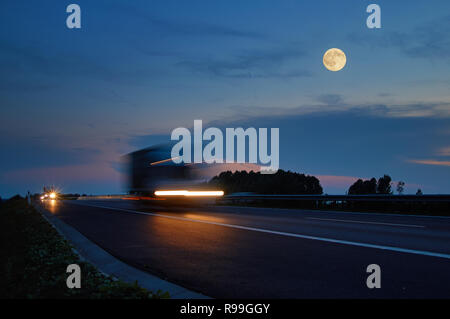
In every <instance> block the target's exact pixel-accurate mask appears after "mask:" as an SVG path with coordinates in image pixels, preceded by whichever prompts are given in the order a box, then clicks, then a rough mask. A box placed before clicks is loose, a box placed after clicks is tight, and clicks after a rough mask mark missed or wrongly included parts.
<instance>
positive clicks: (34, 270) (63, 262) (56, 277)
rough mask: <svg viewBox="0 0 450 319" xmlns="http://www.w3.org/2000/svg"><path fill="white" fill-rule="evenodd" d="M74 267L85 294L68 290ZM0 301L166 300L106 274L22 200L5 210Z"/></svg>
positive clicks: (0, 222)
mask: <svg viewBox="0 0 450 319" xmlns="http://www.w3.org/2000/svg"><path fill="white" fill-rule="evenodd" d="M70 264H78V265H79V266H80V268H81V288H79V289H76V288H74V289H69V288H67V285H66V279H67V276H69V274H68V273H66V268H67V266H68V265H70ZM0 267H1V268H0V298H94V299H98V298H100V299H103V298H120V299H122V298H131V299H148V298H167V297H169V295H168V293H163V292H161V291H157V292H151V291H149V290H147V289H145V288H142V287H139V286H138V285H137V284H128V283H125V282H122V281H120V280H114V279H113V278H111V277H107V276H105V275H103V274H101V273H100V272H99V271H98V270H97V269H96V268H95V267H94V266H92V265H91V264H89V263H86V262H83V261H81V260H80V258H79V257H78V256H77V254H75V253H74V252H73V250H72V246H71V245H70V244H69V242H67V241H66V240H64V238H62V237H61V236H60V235H59V234H58V232H57V231H56V230H55V229H54V228H53V227H52V226H51V225H50V224H49V223H48V222H47V221H46V220H45V219H44V218H43V217H42V216H41V215H40V214H39V213H38V212H37V211H36V210H35V209H34V208H32V207H29V206H28V205H27V203H26V201H25V200H24V199H22V198H15V199H10V200H8V201H6V202H3V203H2V204H1V206H0Z"/></svg>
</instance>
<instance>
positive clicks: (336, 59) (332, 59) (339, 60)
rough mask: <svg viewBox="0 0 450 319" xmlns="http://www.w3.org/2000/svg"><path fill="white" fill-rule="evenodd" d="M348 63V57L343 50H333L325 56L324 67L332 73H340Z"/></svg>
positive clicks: (328, 51)
mask: <svg viewBox="0 0 450 319" xmlns="http://www.w3.org/2000/svg"><path fill="white" fill-rule="evenodd" d="M346 63H347V57H346V56H345V53H344V51H342V50H341V49H336V48H332V49H329V50H327V52H325V54H324V55H323V65H324V66H325V67H326V68H327V69H328V70H330V71H333V72H336V71H340V70H342V68H343V67H344V66H345V64H346Z"/></svg>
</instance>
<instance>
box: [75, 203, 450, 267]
mask: <svg viewBox="0 0 450 319" xmlns="http://www.w3.org/2000/svg"><path fill="white" fill-rule="evenodd" d="M76 205H81V206H91V207H97V208H104V209H111V210H117V211H123V212H127V213H132V214H139V215H148V216H156V217H163V218H169V219H175V220H183V221H189V222H194V223H204V224H210V225H216V226H223V227H229V228H235V229H243V230H250V231H255V232H260V233H268V234H274V235H280V236H286V237H294V238H302V239H311V240H318V241H323V242H328V243H335V244H343V245H350V246H358V247H366V248H375V249H382V250H389V251H395V252H401V253H408V254H415V255H422V256H431V257H439V258H446V259H450V255H449V254H443V253H436V252H432V251H424V250H416V249H408V248H400V247H395V246H384V245H376V244H366V243H359V242H356V241H348V240H340V239H333V238H326V237H317V236H309V235H301V234H294V233H286V232H282V231H276V230H269V229H263V228H255V227H248V226H240V225H232V224H224V223H217V222H212V221H206V220H197V219H192V218H186V217H178V216H169V215H163V214H156V213H145V212H138V211H135V210H130V209H124V208H116V207H106V206H98V205H88V204H80V203H76Z"/></svg>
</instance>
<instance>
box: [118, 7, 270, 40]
mask: <svg viewBox="0 0 450 319" xmlns="http://www.w3.org/2000/svg"><path fill="white" fill-rule="evenodd" d="M115 9H119V10H120V13H121V14H123V13H124V12H128V14H130V15H132V16H134V17H137V18H141V19H143V20H144V21H145V23H146V25H150V26H151V29H152V30H156V31H157V32H158V33H164V34H166V35H173V36H197V37H198V36H206V37H240V38H250V39H261V38H265V37H266V36H265V35H264V34H262V33H259V32H253V31H247V30H240V29H236V28H233V27H228V26H222V25H217V24H210V23H205V22H200V23H199V22H191V21H186V20H185V21H182V20H177V21H175V20H170V19H164V18H160V17H156V16H153V15H151V14H148V13H147V12H145V10H142V8H139V9H138V8H135V7H132V6H125V5H118V4H116V5H115Z"/></svg>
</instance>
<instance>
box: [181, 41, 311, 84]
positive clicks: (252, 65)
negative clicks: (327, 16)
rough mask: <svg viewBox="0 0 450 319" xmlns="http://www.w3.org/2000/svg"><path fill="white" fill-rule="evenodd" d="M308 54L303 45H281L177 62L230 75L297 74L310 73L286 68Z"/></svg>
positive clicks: (193, 68)
mask: <svg viewBox="0 0 450 319" xmlns="http://www.w3.org/2000/svg"><path fill="white" fill-rule="evenodd" d="M304 56H306V52H305V51H304V50H302V49H300V48H279V49H276V50H273V49H272V50H259V51H253V52H246V53H242V54H238V55H235V56H233V57H230V58H228V59H206V58H205V59H201V60H195V61H193V60H185V61H181V62H179V63H177V66H181V67H184V68H187V69H189V70H191V71H194V72H198V73H205V74H208V75H212V76H219V77H229V78H295V77H309V76H311V75H312V74H311V72H309V71H308V70H306V69H296V70H292V69H287V70H286V69H284V68H283V66H284V65H285V64H286V63H287V62H289V61H291V60H296V59H299V58H302V57H304Z"/></svg>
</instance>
